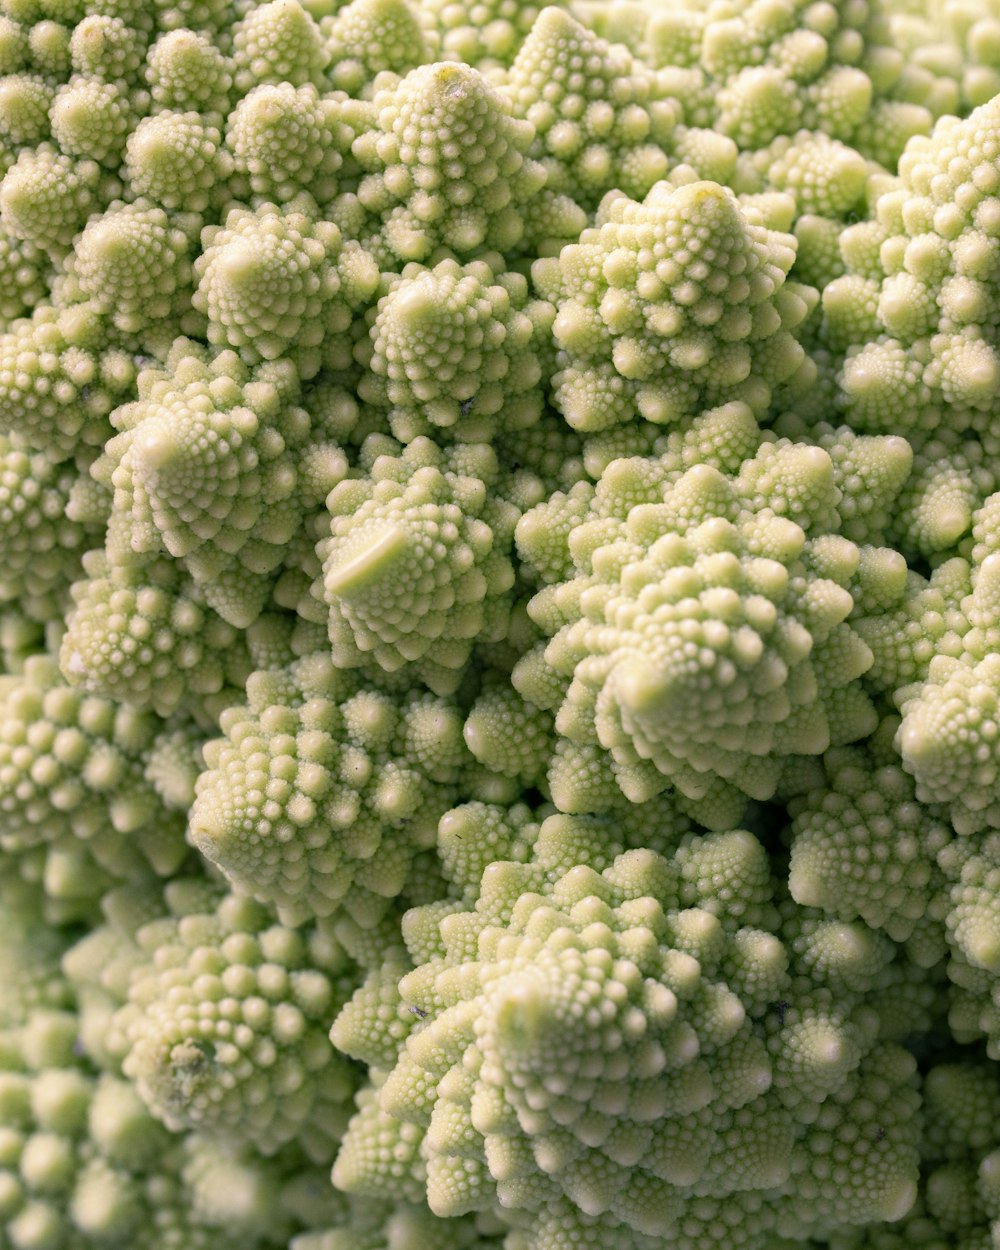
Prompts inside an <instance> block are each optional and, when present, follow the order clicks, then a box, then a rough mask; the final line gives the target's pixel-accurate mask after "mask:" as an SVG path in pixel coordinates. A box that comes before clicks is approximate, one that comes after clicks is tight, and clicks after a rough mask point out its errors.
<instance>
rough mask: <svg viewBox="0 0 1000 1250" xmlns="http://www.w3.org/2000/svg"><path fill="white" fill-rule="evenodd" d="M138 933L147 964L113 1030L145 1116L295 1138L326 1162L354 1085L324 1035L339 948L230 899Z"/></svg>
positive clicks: (275, 1143)
mask: <svg viewBox="0 0 1000 1250" xmlns="http://www.w3.org/2000/svg"><path fill="white" fill-rule="evenodd" d="M137 940H138V943H139V945H140V947H142V949H143V950H144V951H145V953H146V962H145V963H144V964H142V965H140V966H139V967H138V968H137V969H136V971H135V972H134V973H133V975H132V980H131V985H130V988H129V992H128V1002H127V1004H126V1005H125V1006H124V1007H123V1008H122V1009H121V1011H120V1012H119V1013H118V1016H117V1018H116V1020H115V1023H114V1029H115V1030H116V1032H117V1033H118V1034H119V1035H120V1036H122V1037H124V1038H125V1041H126V1046H127V1053H126V1054H125V1056H124V1059H123V1063H122V1067H123V1071H124V1072H125V1075H126V1076H128V1077H130V1078H131V1079H132V1080H134V1081H135V1083H136V1088H137V1090H138V1092H139V1094H140V1095H141V1097H142V1099H143V1100H144V1101H145V1102H146V1104H147V1105H148V1106H149V1108H150V1110H151V1111H152V1112H153V1114H154V1115H155V1116H156V1117H157V1118H158V1119H160V1120H162V1121H163V1122H164V1123H165V1124H166V1125H167V1127H168V1128H171V1129H173V1130H174V1131H177V1130H179V1129H182V1128H196V1129H198V1130H199V1131H205V1132H208V1133H210V1134H213V1135H224V1136H226V1137H227V1138H228V1139H229V1140H230V1141H232V1142H241V1143H246V1144H248V1145H249V1144H252V1145H253V1146H254V1147H255V1148H256V1149H257V1150H259V1151H260V1152H261V1153H262V1154H265V1155H270V1154H273V1153H274V1152H275V1151H276V1150H277V1149H278V1148H279V1147H281V1146H282V1145H284V1144H285V1143H286V1142H290V1141H292V1140H295V1141H297V1142H298V1143H299V1144H300V1145H301V1146H302V1148H303V1149H304V1150H305V1151H306V1152H307V1153H308V1154H309V1155H310V1156H311V1157H313V1158H314V1159H315V1160H316V1161H317V1162H320V1161H322V1160H324V1159H325V1158H327V1157H328V1152H329V1151H330V1148H331V1146H332V1145H333V1144H334V1143H335V1142H336V1141H337V1140H338V1138H339V1136H340V1133H341V1130H342V1128H343V1126H344V1123H345V1122H346V1119H347V1112H348V1106H349V1100H350V1097H351V1094H352V1092H353V1089H354V1085H355V1080H354V1074H353V1072H352V1071H351V1068H350V1066H349V1065H348V1064H347V1063H346V1062H345V1061H344V1060H343V1059H342V1058H341V1057H340V1056H338V1055H337V1054H336V1052H335V1051H334V1050H333V1049H332V1048H331V1047H330V1046H329V1044H328V1043H327V1040H326V1029H327V1027H328V1026H327V1023H326V1022H327V1020H328V1018H329V1016H330V1015H331V1014H332V1013H334V1012H336V1010H337V1007H338V1005H339V1003H340V1002H342V1001H343V1000H344V998H345V997H346V993H345V989H346V984H345V982H346V983H348V984H349V980H350V973H349V968H350V965H349V963H348V961H347V960H346V957H345V956H344V955H343V953H342V952H341V951H339V950H338V948H336V946H334V945H331V944H330V943H329V942H328V941H326V940H325V939H324V938H323V936H322V935H321V934H320V933H319V932H317V931H315V930H313V931H301V932H297V931H295V930H292V929H288V928H284V927H283V926H281V925H279V924H276V923H274V921H273V919H272V917H271V916H270V915H269V913H268V912H267V911H266V909H264V908H263V907H261V906H260V905H259V904H256V903H253V902H252V901H251V900H249V899H240V898H235V897H231V896H230V897H227V898H225V899H223V901H222V902H221V903H220V904H219V906H218V907H217V908H216V909H215V911H214V912H211V913H207V914H206V913H202V914H188V915H185V916H181V917H180V918H176V919H175V918H168V919H164V920H160V921H153V922H151V923H150V924H149V925H147V926H145V927H143V928H141V929H140V930H139V932H138V934H137ZM348 992H349V991H348Z"/></svg>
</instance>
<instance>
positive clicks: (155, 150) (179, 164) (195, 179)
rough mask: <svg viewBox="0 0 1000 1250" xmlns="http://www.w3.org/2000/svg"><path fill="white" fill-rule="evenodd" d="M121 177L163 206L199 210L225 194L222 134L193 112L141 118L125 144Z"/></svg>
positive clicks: (228, 164)
mask: <svg viewBox="0 0 1000 1250" xmlns="http://www.w3.org/2000/svg"><path fill="white" fill-rule="evenodd" d="M122 172H123V176H124V178H125V180H126V182H127V183H128V186H129V187H130V189H131V191H132V192H133V194H134V195H136V196H144V197H148V198H149V199H151V200H153V201H154V202H155V203H157V204H159V205H161V206H162V207H163V208H165V209H168V210H172V211H177V210H190V211H191V212H204V211H205V209H207V208H208V207H209V205H212V206H215V205H217V204H218V203H219V202H220V199H224V197H225V187H226V179H227V177H228V176H229V174H230V173H231V172H232V158H231V157H230V155H229V153H227V152H225V151H223V150H222V135H221V133H220V131H219V130H218V129H217V128H215V127H214V126H209V125H206V123H205V122H204V120H203V119H202V117H201V116H200V115H199V114H198V113H194V112H188V113H175V112H170V111H164V112H162V113H156V114H154V115H153V116H152V117H144V118H143V119H142V121H141V122H140V123H139V124H138V126H136V128H135V129H134V130H133V131H132V133H131V134H130V135H129V137H128V142H127V144H126V145H125V163H124V165H123V167H122Z"/></svg>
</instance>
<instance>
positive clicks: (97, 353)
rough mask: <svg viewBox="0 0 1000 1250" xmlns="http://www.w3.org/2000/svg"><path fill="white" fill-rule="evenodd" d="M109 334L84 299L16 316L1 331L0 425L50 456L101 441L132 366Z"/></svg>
mask: <svg viewBox="0 0 1000 1250" xmlns="http://www.w3.org/2000/svg"><path fill="white" fill-rule="evenodd" d="M109 337H110V333H109V329H108V326H107V322H106V320H105V318H103V317H102V316H101V315H100V314H99V313H98V312H97V310H96V309H94V308H93V307H91V306H90V305H89V304H77V305H74V306H73V307H71V308H67V309H63V310H59V309H56V308H50V307H49V306H47V305H44V304H43V305H42V306H41V307H39V308H37V309H36V310H35V312H34V314H33V316H32V318H31V320H30V321H27V320H25V321H15V322H14V323H13V324H12V326H11V328H10V330H9V331H8V332H7V333H6V334H4V335H2V336H0V428H3V430H4V432H5V433H9V434H15V435H16V436H17V437H19V438H20V439H22V440H23V441H24V443H26V444H27V445H28V446H29V447H31V448H32V449H33V450H37V451H44V452H47V453H48V454H49V455H50V456H52V457H53V458H54V459H56V460H66V459H69V458H70V457H72V456H74V455H76V454H77V453H78V452H80V451H81V449H87V448H93V447H100V446H102V445H103V443H104V442H105V440H106V439H107V438H108V437H109V435H110V432H111V426H110V423H109V421H108V415H109V413H110V412H111V410H112V409H113V408H114V407H115V406H116V405H117V404H119V403H121V401H122V397H123V395H125V394H126V393H127V392H128V391H129V390H130V388H131V387H132V385H133V383H134V382H135V377H136V372H137V370H136V366H135V362H134V360H133V357H132V356H131V355H130V354H127V353H125V352H123V351H121V350H118V349H116V348H114V347H110V346H109V344H108V340H109Z"/></svg>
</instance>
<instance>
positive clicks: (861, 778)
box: [789, 748, 952, 964]
mask: <svg viewBox="0 0 1000 1250" xmlns="http://www.w3.org/2000/svg"><path fill="white" fill-rule="evenodd" d="M823 764H824V770H825V773H826V781H825V784H823V786H822V788H818V789H815V790H811V791H809V792H808V793H807V794H805V795H803V796H802V797H801V798H796V799H794V800H793V801H792V803H791V804H790V812H791V814H792V816H793V818H794V819H793V821H792V826H791V862H790V869H789V889H790V891H791V894H792V897H793V898H794V899H795V901H796V902H797V903H800V904H802V905H803V906H808V907H817V908H820V909H821V910H822V911H824V912H826V913H828V914H830V915H833V916H838V917H840V918H842V919H844V920H853V919H854V918H855V917H860V918H861V919H862V920H864V922H865V923H866V924H868V925H870V926H871V927H872V928H873V929H883V930H884V931H885V932H886V933H888V935H889V936H890V937H891V938H892V939H893V940H894V941H896V942H906V941H907V940H908V939H910V938H911V937H912V936H913V935H914V933H915V932H916V933H917V934H918V942H919V948H917V947H916V946H915V947H914V951H913V953H914V955H919V956H920V959H919V962H920V963H922V964H926V962H927V961H928V960H930V961H931V962H934V961H935V960H936V959H937V958H940V956H941V955H942V954H943V946H942V941H943V932H942V930H941V921H942V919H943V915H942V911H943V902H944V899H943V885H944V883H943V880H942V878H941V874H940V872H939V871H938V869H937V865H936V857H937V855H938V853H939V852H940V851H941V849H942V848H943V847H945V846H947V845H948V843H949V842H950V841H951V837H952V833H951V830H950V828H949V827H948V826H947V825H946V824H943V823H942V822H941V820H939V819H935V818H934V816H933V815H932V814H931V813H930V812H928V811H927V810H926V809H924V808H922V807H921V806H920V804H919V803H917V802H916V796H915V794H914V787H913V782H912V780H911V779H910V778H909V777H908V776H907V775H906V773H905V772H904V771H903V769H902V768H900V767H899V765H898V764H897V763H895V762H884V761H882V760H880V759H878V758H873V756H872V755H871V754H870V753H869V752H867V751H861V750H860V749H858V748H838V749H837V750H833V751H830V752H828V753H827V754H826V756H824V759H823ZM928 930H930V932H928Z"/></svg>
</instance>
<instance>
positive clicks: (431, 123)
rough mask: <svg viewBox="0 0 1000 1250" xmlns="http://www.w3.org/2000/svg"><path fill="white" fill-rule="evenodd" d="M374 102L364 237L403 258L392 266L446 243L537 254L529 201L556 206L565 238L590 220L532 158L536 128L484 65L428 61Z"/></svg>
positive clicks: (364, 156)
mask: <svg viewBox="0 0 1000 1250" xmlns="http://www.w3.org/2000/svg"><path fill="white" fill-rule="evenodd" d="M372 107H373V117H374V119H375V124H374V125H373V126H372V128H371V129H369V130H366V131H365V132H364V133H363V134H361V135H360V136H359V137H358V138H357V139H356V140H355V141H354V144H353V147H352V151H353V153H354V156H355V157H356V159H357V161H358V163H359V164H360V165H361V167H362V169H363V170H364V171H366V176H365V177H364V178H362V180H361V182H360V184H359V186H358V192H357V201H358V203H359V205H360V207H361V208H363V209H364V210H365V215H366V223H365V225H364V227H363V229H362V232H361V235H360V237H361V238H362V240H363V241H364V242H365V244H366V246H371V247H372V248H373V249H374V250H376V251H377V253H378V254H379V255H383V254H384V255H385V257H386V259H387V260H389V259H390V258H395V262H394V263H392V264H391V265H386V266H385V267H393V268H395V267H396V264H398V262H400V261H402V262H404V263H405V262H406V261H409V260H421V261H423V260H428V259H430V258H431V257H432V256H433V254H434V252H435V250H436V249H438V248H447V249H448V250H449V251H450V252H452V253H453V254H456V255H458V256H463V257H464V256H468V255H469V254H470V253H472V254H475V253H477V252H480V251H482V250H484V249H494V250H496V251H498V252H501V253H503V254H504V255H507V256H510V255H514V256H519V255H523V254H524V253H525V252H526V251H527V252H529V254H530V252H531V250H532V238H531V236H532V235H534V234H535V233H537V232H536V230H534V229H532V224H531V219H530V217H529V215H528V208H529V206H530V209H531V213H533V214H535V215H536V217H537V216H538V215H539V214H540V213H542V212H543V211H544V210H546V209H548V210H550V211H551V212H552V213H553V222H552V223H551V226H552V228H553V230H552V232H554V231H555V230H556V229H558V230H560V231H561V232H562V238H564V239H565V238H569V237H573V236H575V235H576V234H577V233H578V232H579V230H580V229H581V228H582V226H583V224H584V220H583V214H582V212H581V210H580V209H579V208H578V207H577V206H576V205H575V204H573V203H572V201H567V200H566V197H561V198H560V197H557V196H555V195H554V194H553V193H552V192H551V191H548V190H545V189H544V188H545V181H546V174H545V169H544V166H542V165H541V164H539V162H538V161H535V160H531V159H529V157H528V153H529V149H530V146H531V142H532V139H533V137H534V127H533V126H532V125H531V124H530V123H529V122H526V121H522V120H520V119H518V118H515V117H514V116H512V109H511V105H510V102H509V101H508V99H507V98H506V96H504V95H501V94H500V93H499V92H497V91H496V90H494V89H493V88H492V87H491V86H490V85H489V83H488V82H487V80H486V79H485V78H484V77H483V76H482V75H481V74H480V73H478V72H477V71H476V70H474V69H470V68H469V67H468V66H465V65H457V64H448V63H441V64H437V65H423V66H420V67H419V68H418V69H415V70H413V71H411V72H410V73H409V74H407V75H406V77H405V78H402V79H400V80H398V83H396V84H395V85H393V86H391V87H386V88H385V89H384V90H381V91H378V92H376V94H375V96H374V99H373V103H372ZM418 140H419V141H418ZM536 197H537V198H538V204H536V205H531V201H532V200H534V199H535V198H536ZM564 201H565V206H564ZM349 208H350V205H349V204H346V203H345V204H344V205H342V206H341V210H340V211H342V212H347V211H349ZM526 218H528V220H526ZM369 231H370V232H371V234H370V235H369ZM369 240H370V242H369Z"/></svg>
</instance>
